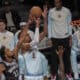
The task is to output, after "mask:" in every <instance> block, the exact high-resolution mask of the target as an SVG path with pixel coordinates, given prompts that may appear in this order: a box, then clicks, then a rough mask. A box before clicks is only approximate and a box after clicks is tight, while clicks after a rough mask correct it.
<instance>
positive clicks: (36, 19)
mask: <svg viewBox="0 0 80 80" xmlns="http://www.w3.org/2000/svg"><path fill="white" fill-rule="evenodd" d="M34 21H35V23H36V27H40V18H36V17H35V18H34Z"/></svg>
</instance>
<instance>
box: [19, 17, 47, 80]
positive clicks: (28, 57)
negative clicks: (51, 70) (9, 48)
mask: <svg viewBox="0 0 80 80" xmlns="http://www.w3.org/2000/svg"><path fill="white" fill-rule="evenodd" d="M34 21H35V22H36V29H35V31H36V32H35V36H34V40H32V42H31V37H30V35H29V34H26V36H25V41H24V43H23V45H22V47H21V54H19V55H18V61H19V69H20V75H21V76H20V80H22V79H21V78H22V76H23V75H24V80H44V78H45V77H46V76H47V60H46V58H45V57H44V55H43V54H41V53H40V52H39V51H38V49H37V44H38V43H39V40H41V39H42V37H41V36H40V38H39V27H40V19H39V18H37V19H35V20H34ZM44 27H47V26H44ZM43 33H44V32H43ZM22 36H24V33H22V35H20V37H22ZM28 43H29V44H28ZM24 45H27V47H24Z"/></svg>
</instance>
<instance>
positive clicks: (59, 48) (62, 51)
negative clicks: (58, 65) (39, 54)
mask: <svg viewBox="0 0 80 80" xmlns="http://www.w3.org/2000/svg"><path fill="white" fill-rule="evenodd" d="M64 50H65V49H64V47H63V46H58V50H56V53H57V54H58V56H59V57H62V56H63V53H64Z"/></svg>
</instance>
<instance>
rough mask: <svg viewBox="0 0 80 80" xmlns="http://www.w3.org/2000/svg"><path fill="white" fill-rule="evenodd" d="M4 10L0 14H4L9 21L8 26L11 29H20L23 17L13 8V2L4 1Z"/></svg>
mask: <svg viewBox="0 0 80 80" xmlns="http://www.w3.org/2000/svg"><path fill="white" fill-rule="evenodd" d="M3 7H4V11H2V13H0V14H1V15H0V16H4V17H5V18H6V21H7V28H8V30H10V31H15V29H16V30H18V29H19V23H20V21H21V18H20V16H19V14H18V12H17V11H15V10H14V9H12V6H11V3H10V2H8V1H5V2H4V5H3Z"/></svg>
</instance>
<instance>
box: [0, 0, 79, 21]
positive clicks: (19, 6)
mask: <svg viewBox="0 0 80 80" xmlns="http://www.w3.org/2000/svg"><path fill="white" fill-rule="evenodd" d="M5 1H9V2H10V3H11V5H12V6H13V8H14V9H15V10H16V11H18V12H19V14H20V16H21V18H22V19H23V20H25V19H27V17H28V12H29V9H30V8H31V7H32V6H33V5H39V6H40V7H41V8H42V6H43V5H44V4H45V3H47V5H48V7H49V8H51V7H53V6H54V5H53V4H54V0H0V11H2V10H3V8H4V3H5ZM63 5H64V6H66V7H68V8H69V9H70V10H71V12H72V19H73V20H75V19H79V18H80V6H79V5H80V0H63Z"/></svg>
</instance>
